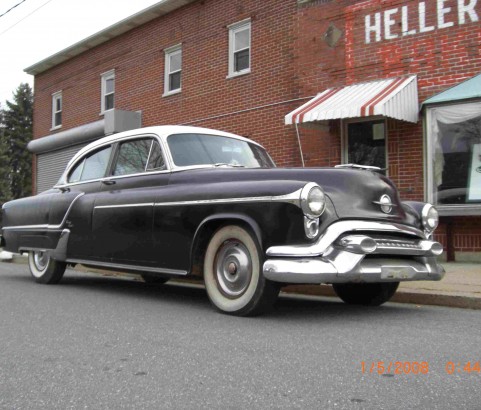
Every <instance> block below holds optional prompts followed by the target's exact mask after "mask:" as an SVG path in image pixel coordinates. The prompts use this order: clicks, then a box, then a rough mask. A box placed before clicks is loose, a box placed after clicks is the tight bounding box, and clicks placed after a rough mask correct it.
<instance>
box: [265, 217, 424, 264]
mask: <svg viewBox="0 0 481 410" xmlns="http://www.w3.org/2000/svg"><path fill="white" fill-rule="evenodd" d="M356 231H373V232H394V233H402V234H406V235H410V236H415V237H417V238H422V239H426V236H425V234H424V232H423V231H421V230H419V229H416V228H413V227H410V226H407V225H400V224H395V223H389V222H375V221H356V220H354V221H339V222H334V223H333V224H332V225H330V226H329V227H328V228H327V229H326V231H325V233H324V234H323V235H322V236H320V237H319V239H318V240H317V242H315V243H313V244H306V245H284V246H271V247H270V248H269V249H267V252H266V254H267V256H277V257H313V256H320V255H322V254H324V252H326V251H327V250H328V248H329V247H330V246H331V245H332V244H333V242H334V241H335V240H336V239H337V238H338V237H339V236H340V235H342V234H343V233H346V232H356Z"/></svg>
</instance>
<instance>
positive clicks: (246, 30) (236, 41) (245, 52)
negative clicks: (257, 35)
mask: <svg viewBox="0 0 481 410" xmlns="http://www.w3.org/2000/svg"><path fill="white" fill-rule="evenodd" d="M250 71H251V21H250V19H248V20H243V21H240V22H239V23H235V24H233V25H231V26H229V75H228V76H227V77H228V78H229V77H235V76H238V75H242V74H247V73H250Z"/></svg>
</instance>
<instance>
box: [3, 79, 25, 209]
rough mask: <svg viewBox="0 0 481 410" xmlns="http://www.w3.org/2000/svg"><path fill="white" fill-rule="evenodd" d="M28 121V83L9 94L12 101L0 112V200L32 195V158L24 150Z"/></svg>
mask: <svg viewBox="0 0 481 410" xmlns="http://www.w3.org/2000/svg"><path fill="white" fill-rule="evenodd" d="M32 120H33V92H32V89H31V88H30V86H29V85H28V84H24V83H22V84H20V86H19V87H18V88H17V90H16V92H15V93H14V94H13V102H10V101H7V108H6V109H5V110H3V124H4V128H3V132H2V135H1V141H0V168H1V170H0V179H2V180H4V181H6V182H7V185H8V192H6V194H4V195H3V196H4V198H0V201H5V200H6V199H16V198H22V197H25V196H28V195H31V194H32V155H31V154H30V153H29V152H28V151H27V144H28V143H29V141H30V140H31V139H32V132H33V127H32V124H33V121H32ZM2 174H3V175H2ZM0 190H2V186H1V185H0Z"/></svg>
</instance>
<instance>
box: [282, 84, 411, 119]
mask: <svg viewBox="0 0 481 410" xmlns="http://www.w3.org/2000/svg"><path fill="white" fill-rule="evenodd" d="M377 115H382V116H385V117H390V118H395V119H398V120H403V121H408V122H413V123H416V122H418V118H419V102H418V89H417V77H416V76H415V75H413V76H408V77H395V78H389V79H386V80H379V81H371V82H366V83H358V84H353V85H349V86H346V87H337V88H329V89H327V90H325V91H323V92H322V93H320V94H318V95H317V96H316V97H314V98H313V99H312V100H310V101H308V102H307V103H305V104H303V105H301V106H300V107H299V108H297V109H295V110H294V111H292V112H291V113H289V114H287V115H286V117H285V123H286V124H300V123H306V122H317V121H326V120H333V119H340V118H357V117H370V116H377Z"/></svg>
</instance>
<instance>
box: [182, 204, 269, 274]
mask: <svg viewBox="0 0 481 410" xmlns="http://www.w3.org/2000/svg"><path fill="white" fill-rule="evenodd" d="M226 225H240V226H243V227H244V228H247V229H249V230H250V231H251V232H252V233H253V234H254V236H255V238H256V239H257V242H258V243H259V245H260V247H261V248H262V239H263V236H262V230H261V228H260V226H259V224H258V223H257V222H256V221H255V220H254V219H253V218H251V217H250V216H247V215H243V214H237V213H221V214H215V215H211V216H209V217H207V218H205V219H204V220H203V221H202V222H201V223H200V225H199V226H198V228H197V230H196V232H195V234H194V240H193V242H192V248H191V250H190V261H191V262H190V263H191V266H190V268H191V269H190V272H191V273H192V274H193V275H195V276H202V270H203V263H204V254H205V250H206V249H207V245H208V244H209V241H210V239H211V237H212V235H213V234H214V232H215V231H216V230H217V229H219V228H220V227H222V226H226Z"/></svg>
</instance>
